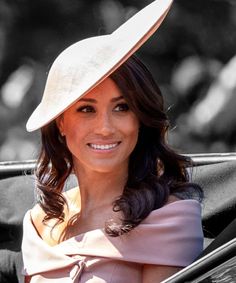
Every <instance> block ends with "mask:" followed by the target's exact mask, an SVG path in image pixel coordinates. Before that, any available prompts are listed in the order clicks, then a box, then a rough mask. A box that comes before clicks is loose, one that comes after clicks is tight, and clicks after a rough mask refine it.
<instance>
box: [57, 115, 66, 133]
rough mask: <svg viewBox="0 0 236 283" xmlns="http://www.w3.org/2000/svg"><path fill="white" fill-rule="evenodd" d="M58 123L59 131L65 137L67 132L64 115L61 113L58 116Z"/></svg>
mask: <svg viewBox="0 0 236 283" xmlns="http://www.w3.org/2000/svg"><path fill="white" fill-rule="evenodd" d="M56 124H57V127H58V129H59V132H60V134H61V136H62V137H64V136H65V133H64V119H63V115H60V116H59V117H57V118H56Z"/></svg>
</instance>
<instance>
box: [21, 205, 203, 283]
mask: <svg viewBox="0 0 236 283" xmlns="http://www.w3.org/2000/svg"><path fill="white" fill-rule="evenodd" d="M202 248H203V233H202V226H201V205H200V204H199V203H198V202H197V201H195V200H180V201H177V202H173V203H170V204H168V205H166V206H164V207H162V208H160V209H158V210H154V211H152V212H151V213H150V215H149V216H148V217H147V218H146V219H145V220H144V221H143V222H142V224H140V225H139V226H138V227H137V228H135V229H134V230H133V231H131V232H130V233H128V234H126V235H123V236H120V237H109V236H107V235H106V234H105V233H104V230H103V229H96V230H92V231H89V232H86V233H84V234H80V235H77V236H76V237H73V238H70V239H68V240H66V241H64V242H61V243H60V244H57V245H56V246H49V245H48V244H47V243H46V242H44V241H43V240H42V239H41V238H40V236H39V235H38V233H37V231H36V230H35V228H34V226H33V224H32V222H31V217H30V211H28V212H27V213H26V215H25V218H24V236H23V243H22V252H23V261H24V271H23V272H24V274H25V275H30V276H32V278H31V281H30V282H31V283H36V282H37V283H38V282H40V283H44V282H45V283H46V282H50V283H52V282H57V283H60V282H63V283H67V282H81V283H82V282H89V283H141V282H142V266H143V264H157V265H170V266H181V267H184V266H186V265H188V264H190V263H191V262H192V261H193V260H194V259H195V258H196V257H197V256H198V255H199V253H200V252H201V251H202Z"/></svg>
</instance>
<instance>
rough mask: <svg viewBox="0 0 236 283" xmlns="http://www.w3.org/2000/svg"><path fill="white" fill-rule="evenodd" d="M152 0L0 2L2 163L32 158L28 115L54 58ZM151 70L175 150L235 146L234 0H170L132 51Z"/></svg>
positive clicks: (34, 139) (35, 143)
mask: <svg viewBox="0 0 236 283" xmlns="http://www.w3.org/2000/svg"><path fill="white" fill-rule="evenodd" d="M150 2H151V0H90V1H88V0H66V1H65V0H35V1H31V0H0V161H7V160H24V159H34V158H36V157H37V154H38V150H39V146H40V144H39V138H38V137H39V132H33V133H27V132H26V130H25V124H26V121H27V119H28V117H29V115H30V114H31V112H32V111H33V109H34V108H35V107H36V106H37V104H38V103H39V101H40V99H41V95H42V91H43V88H44V85H45V80H46V76H47V73H48V70H49V68H50V65H51V63H52V61H53V60H54V59H55V57H56V56H57V55H58V54H59V53H60V52H61V51H62V50H63V49H64V48H65V47H67V46H68V45H70V44H71V43H73V42H75V41H78V40H81V39H83V38H86V37H88V36H95V35H98V34H106V33H110V32H112V31H113V30H114V29H116V28H117V27H118V26H120V25H121V24H122V23H123V22H124V21H126V20H127V19H128V18H129V17H131V16H132V15H133V14H134V13H136V12H137V11H138V10H140V9H141V8H143V7H144V6H145V5H147V4H149V3H150ZM137 55H138V56H139V57H140V58H141V59H142V60H143V61H144V62H145V63H146V65H147V66H148V67H149V69H150V70H151V71H152V73H153V75H154V78H155V80H156V81H157V83H158V84H159V86H160V88H161V90H162V92H163V95H164V97H165V102H166V109H167V111H168V115H169V118H170V121H171V129H170V133H169V136H168V140H169V143H170V144H171V145H172V146H173V147H174V148H175V149H176V150H178V151H179V152H181V153H211V152H231V151H235V150H236V1H234V0H197V1H189V0H175V3H174V4H173V7H172V9H171V11H170V13H169V14H168V16H167V18H166V19H165V21H164V24H163V25H162V26H161V28H160V29H159V30H158V32H156V34H155V35H154V36H152V38H151V39H149V40H148V42H147V43H145V45H144V46H142V48H141V49H140V50H139V51H138V54H137Z"/></svg>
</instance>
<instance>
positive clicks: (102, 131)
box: [94, 112, 115, 136]
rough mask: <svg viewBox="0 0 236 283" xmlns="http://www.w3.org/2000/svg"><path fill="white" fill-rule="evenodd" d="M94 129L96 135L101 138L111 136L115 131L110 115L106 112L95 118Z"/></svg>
mask: <svg viewBox="0 0 236 283" xmlns="http://www.w3.org/2000/svg"><path fill="white" fill-rule="evenodd" d="M94 127H95V133H96V134H99V135H103V136H109V135H112V134H113V133H114V131H115V128H114V121H113V118H112V114H111V113H107V112H102V113H100V114H99V115H98V116H97V119H96V123H95V125H94Z"/></svg>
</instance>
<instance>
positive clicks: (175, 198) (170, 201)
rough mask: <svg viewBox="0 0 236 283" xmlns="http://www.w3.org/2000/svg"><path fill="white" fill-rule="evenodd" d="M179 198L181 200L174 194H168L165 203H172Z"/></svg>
mask: <svg viewBox="0 0 236 283" xmlns="http://www.w3.org/2000/svg"><path fill="white" fill-rule="evenodd" d="M179 200H181V199H180V198H178V197H176V196H174V195H170V196H169V197H168V200H167V202H166V205H167V204H170V203H172V202H176V201H179Z"/></svg>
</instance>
